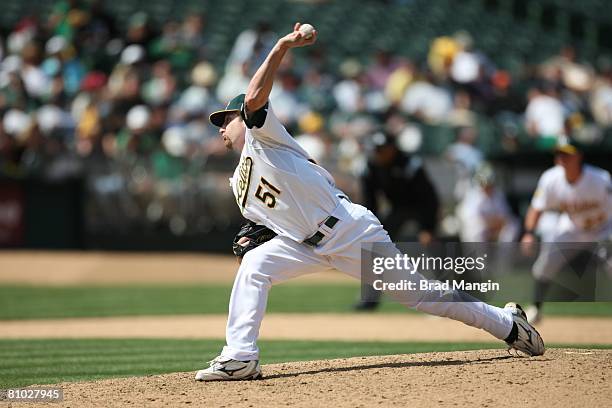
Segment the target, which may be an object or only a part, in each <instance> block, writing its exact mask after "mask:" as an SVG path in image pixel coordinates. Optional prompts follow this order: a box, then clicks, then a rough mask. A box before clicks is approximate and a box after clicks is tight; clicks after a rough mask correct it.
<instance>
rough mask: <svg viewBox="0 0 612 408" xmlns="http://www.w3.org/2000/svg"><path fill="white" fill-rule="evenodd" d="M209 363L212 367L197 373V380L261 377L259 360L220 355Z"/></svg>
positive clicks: (254, 378) (253, 378) (251, 378)
mask: <svg viewBox="0 0 612 408" xmlns="http://www.w3.org/2000/svg"><path fill="white" fill-rule="evenodd" d="M209 364H210V367H208V368H205V369H203V370H200V371H198V372H197V373H196V375H195V379H196V381H235V380H256V379H258V378H260V377H261V367H260V366H259V360H250V361H238V360H233V359H231V358H226V357H222V356H218V357H215V359H214V360H212V361H209Z"/></svg>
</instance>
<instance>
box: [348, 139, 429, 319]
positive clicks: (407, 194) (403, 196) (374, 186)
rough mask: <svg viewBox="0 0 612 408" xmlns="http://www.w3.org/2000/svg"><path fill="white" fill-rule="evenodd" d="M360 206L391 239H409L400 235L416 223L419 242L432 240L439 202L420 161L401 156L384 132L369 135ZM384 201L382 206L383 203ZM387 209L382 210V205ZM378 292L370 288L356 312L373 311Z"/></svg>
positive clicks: (417, 157)
mask: <svg viewBox="0 0 612 408" xmlns="http://www.w3.org/2000/svg"><path fill="white" fill-rule="evenodd" d="M361 187H362V191H363V204H364V206H365V207H366V208H369V209H370V210H371V211H372V212H373V213H374V214H375V215H376V216H377V217H378V218H379V219H380V220H381V223H382V224H383V225H384V226H385V229H386V230H387V232H388V233H389V236H390V237H391V239H392V240H394V241H398V240H401V239H410V237H407V236H404V235H402V234H401V232H402V227H404V226H405V225H406V224H407V222H409V221H415V222H416V223H417V224H418V231H417V235H418V241H419V243H421V244H423V245H427V244H429V243H430V242H431V241H432V240H433V237H434V233H435V230H436V223H437V218H438V209H439V206H440V204H439V199H438V194H437V193H436V189H435V187H434V186H433V184H432V183H431V181H430V179H429V176H428V175H427V171H426V170H425V167H424V164H423V160H422V159H421V158H420V157H419V156H417V155H413V154H412V155H411V154H407V153H404V152H403V151H401V150H400V149H399V147H398V146H397V144H396V140H395V137H393V136H392V135H391V134H389V133H387V132H383V131H381V132H378V133H375V134H374V135H373V136H372V152H371V155H370V157H369V159H368V163H367V167H366V169H365V171H364V172H363V174H362V176H361ZM383 201H384V203H383ZM383 204H386V207H388V208H387V209H384V207H385V205H383ZM380 296H381V292H380V291H376V290H374V289H372V288H369V289H368V293H366V294H363V296H362V299H361V300H360V301H359V302H357V303H356V304H355V305H354V309H355V310H374V309H376V308H377V307H378V305H379V304H380Z"/></svg>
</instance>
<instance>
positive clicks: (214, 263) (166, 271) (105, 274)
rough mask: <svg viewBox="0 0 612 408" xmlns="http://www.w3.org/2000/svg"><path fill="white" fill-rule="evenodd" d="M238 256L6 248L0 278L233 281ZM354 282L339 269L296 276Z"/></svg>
mask: <svg viewBox="0 0 612 408" xmlns="http://www.w3.org/2000/svg"><path fill="white" fill-rule="evenodd" d="M237 269H238V263H237V262H236V259H235V258H234V257H233V256H225V255H210V254H180V253H179V254H177V253H167V254H166V253H158V252H157V253H123V252H46V251H40V252H37V251H1V252H0V284H7V283H8V284H33V285H55V286H72V285H105V284H120V285H121V284H126V285H127V284H134V283H136V284H138V283H143V282H146V283H147V284H164V283H173V284H180V283H231V282H232V281H233V280H234V276H235V275H236V270H237ZM304 281H316V282H355V280H353V279H351V278H349V277H347V276H345V275H343V274H341V273H336V272H326V273H315V274H312V275H307V276H302V277H299V278H297V279H295V280H293V281H292V282H295V283H300V282H304Z"/></svg>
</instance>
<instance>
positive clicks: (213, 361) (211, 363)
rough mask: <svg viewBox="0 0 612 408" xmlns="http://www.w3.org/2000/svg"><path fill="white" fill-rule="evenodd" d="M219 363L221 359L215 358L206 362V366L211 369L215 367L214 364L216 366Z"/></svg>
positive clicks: (219, 357)
mask: <svg viewBox="0 0 612 408" xmlns="http://www.w3.org/2000/svg"><path fill="white" fill-rule="evenodd" d="M221 361H223V357H221V356H217V357H215V358H213V359H212V360H210V361H209V362H208V365H209V366H210V367H212V366H213V365H215V364H217V363H221Z"/></svg>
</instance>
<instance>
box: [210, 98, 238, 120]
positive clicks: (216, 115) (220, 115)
mask: <svg viewBox="0 0 612 408" xmlns="http://www.w3.org/2000/svg"><path fill="white" fill-rule="evenodd" d="M244 97H245V94H240V95H238V96H236V97H235V98H234V99H232V100H231V101H229V102H228V103H227V106H226V107H225V109H223V110H219V111H216V112H213V113H211V114H210V116H209V118H208V119H209V120H210V123H212V124H213V125H215V126H217V127H221V126H223V122H225V115H227V114H228V113H234V112H235V113H238V114H240V111H241V110H242V106H243V105H244Z"/></svg>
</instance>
